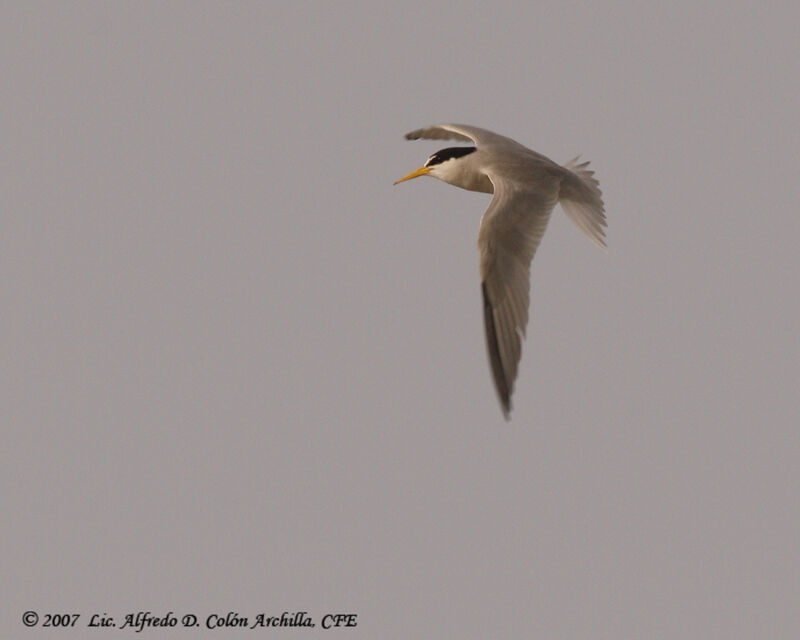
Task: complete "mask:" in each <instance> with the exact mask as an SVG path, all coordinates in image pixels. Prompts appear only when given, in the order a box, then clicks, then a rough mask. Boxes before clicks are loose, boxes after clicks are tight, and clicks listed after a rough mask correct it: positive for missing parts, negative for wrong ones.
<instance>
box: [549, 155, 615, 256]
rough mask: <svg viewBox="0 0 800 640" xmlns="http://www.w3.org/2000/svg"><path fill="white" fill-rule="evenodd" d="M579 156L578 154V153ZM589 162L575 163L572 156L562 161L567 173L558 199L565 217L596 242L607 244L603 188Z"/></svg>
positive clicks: (600, 244) (576, 160)
mask: <svg viewBox="0 0 800 640" xmlns="http://www.w3.org/2000/svg"><path fill="white" fill-rule="evenodd" d="M579 157H580V156H579ZM588 166H589V163H588V162H582V163H580V164H578V158H573V159H572V160H570V161H569V162H567V163H566V164H565V165H564V168H565V169H567V170H568V171H569V173H568V174H567V175H566V176H565V177H564V180H562V182H561V192H560V193H559V196H558V197H559V202H560V203H561V208H562V209H564V213H566V214H567V217H568V218H569V219H570V220H572V222H574V223H575V224H576V225H577V226H578V228H579V229H580V230H581V231H583V232H584V233H585V234H586V235H587V236H589V239H590V240H591V241H592V242H594V243H595V244H596V245H599V246H601V247H605V246H606V233H605V229H604V228H605V227H606V226H607V225H606V214H605V208H604V206H603V192H602V191H600V183H599V182H598V181H597V180H596V179H595V177H594V171H591V170H589V169H587V167H588Z"/></svg>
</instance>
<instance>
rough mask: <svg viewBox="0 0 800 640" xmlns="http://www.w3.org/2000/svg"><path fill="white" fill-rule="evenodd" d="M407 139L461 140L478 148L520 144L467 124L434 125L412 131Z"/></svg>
mask: <svg viewBox="0 0 800 640" xmlns="http://www.w3.org/2000/svg"><path fill="white" fill-rule="evenodd" d="M405 137H406V140H419V139H424V140H461V141H462V142H473V143H475V145H476V146H478V147H480V146H482V145H487V144H508V143H509V142H511V143H513V144H514V145H518V144H519V143H518V142H515V141H514V140H512V139H511V138H506V137H505V136H501V135H500V134H499V133H494V132H492V131H487V130H486V129H481V128H479V127H471V126H469V125H466V124H434V125H431V126H430V127H424V128H422V129H417V130H416V131H411V132H409V133H407V134H406V136H405Z"/></svg>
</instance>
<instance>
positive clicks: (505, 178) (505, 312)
mask: <svg viewBox="0 0 800 640" xmlns="http://www.w3.org/2000/svg"><path fill="white" fill-rule="evenodd" d="M405 137H406V139H407V140H419V139H424V140H458V141H459V142H468V143H471V145H472V146H462V147H448V148H446V149H442V150H441V151H437V152H436V153H434V154H433V155H432V156H431V157H430V158H428V160H427V161H426V162H425V164H424V165H423V166H421V167H420V168H419V169H417V170H415V171H412V172H411V173H409V174H408V175H407V176H405V177H403V178H400V180H398V181H397V182H395V184H398V183H400V182H404V181H406V180H411V179H412V178H417V177H419V176H431V177H433V178H437V179H439V180H442V181H443V182H446V183H448V184H452V185H454V186H456V187H461V188H462V189H468V190H470V191H480V192H483V193H492V194H494V195H493V197H492V201H491V202H490V203H489V208H488V209H486V211H485V212H484V214H483V217H482V218H481V224H480V230H479V231H478V249H479V250H480V276H481V291H482V293H483V319H484V327H485V329H486V346H487V348H488V352H489V363H490V365H491V369H492V377H493V378H494V385H495V388H496V389H497V395H498V396H499V398H500V406H501V408H502V410H503V415H504V416H505V418H506V420H508V419H509V416H510V413H511V395H512V393H513V391H514V381H515V380H516V378H517V367H518V365H519V359H520V355H521V353H522V340H523V338H524V337H525V328H526V327H527V325H528V303H529V291H530V265H531V260H533V255H534V253H536V248H537V247H538V246H539V243H540V242H541V240H542V236H543V235H544V231H545V228H546V227H547V222H548V220H549V219H550V213H551V212H552V211H553V207H555V205H556V203H560V204H561V208H562V209H563V210H564V213H566V214H567V217H568V218H569V219H570V220H572V222H574V223H575V224H576V225H577V226H578V228H579V229H581V231H583V232H584V233H585V234H586V235H587V236H588V237H589V239H590V240H592V241H593V242H594V243H595V244H597V245H599V246H601V247H605V246H606V243H605V231H604V227H605V226H606V216H605V212H604V207H603V199H602V192H601V191H600V187H599V183H598V182H597V180H596V179H595V178H594V177H593V176H594V171H590V170H589V169H587V167H588V165H589V163H588V162H582V163H579V162H578V158H575V159H573V160H571V161H569V162H567V163H566V164H565V165H563V166H562V165H560V164H557V163H555V162H553V161H552V160H550V159H549V158H547V157H545V156H543V155H542V154H540V153H537V152H536V151H532V150H531V149H528V148H527V147H524V146H523V145H521V144H519V143H518V142H516V141H514V140H512V139H511V138H506V137H505V136H501V135H499V134H497V133H493V132H491V131H487V130H486V129H479V128H478V127H472V126H468V125H462V124H437V125H432V126H430V127H425V128H423V129H417V130H416V131H412V132H410V133H407V134H406V136H405Z"/></svg>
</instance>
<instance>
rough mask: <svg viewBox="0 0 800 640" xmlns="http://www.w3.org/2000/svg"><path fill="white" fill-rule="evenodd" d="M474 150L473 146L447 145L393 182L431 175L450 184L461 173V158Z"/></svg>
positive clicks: (456, 180) (457, 180)
mask: <svg viewBox="0 0 800 640" xmlns="http://www.w3.org/2000/svg"><path fill="white" fill-rule="evenodd" d="M473 151H475V147H448V148H447V149H442V150H441V151H437V152H436V153H434V154H433V155H432V156H431V157H430V158H428V159H427V160H426V161H425V164H424V165H422V166H421V167H420V168H419V169H417V170H416V171H412V172H411V173H409V174H408V175H407V176H405V177H403V178H400V179H399V180H398V181H397V182H395V184H398V183H400V182H405V181H406V180H411V179H412V178H418V177H419V176H431V177H432V178H438V179H439V180H442V181H444V182H449V183H450V184H457V183H458V182H460V180H459V176H461V174H462V173H463V170H464V167H463V161H460V158H463V157H464V156H466V155H469V154H470V153H472V152H473Z"/></svg>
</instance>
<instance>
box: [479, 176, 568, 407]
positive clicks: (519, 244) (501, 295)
mask: <svg viewBox="0 0 800 640" xmlns="http://www.w3.org/2000/svg"><path fill="white" fill-rule="evenodd" d="M489 178H490V180H491V181H492V184H493V185H494V197H493V198H492V201H491V203H490V204H489V208H488V209H487V210H486V212H485V213H484V214H483V218H481V226H480V232H479V233H478V249H479V250H480V254H481V263H480V273H481V289H482V292H483V312H484V325H485V329H486V346H487V348H488V352H489V362H490V364H491V368H492V376H493V377H494V384H495V388H496V389H497V395H498V396H499V397H500V404H501V406H502V408H503V414H504V415H505V417H506V419H508V417H509V412H510V411H511V394H512V392H513V390H514V381H515V380H516V377H517V365H518V364H519V359H520V355H521V353H522V340H523V338H524V337H525V329H526V327H527V325H528V303H529V291H530V265H531V260H532V259H533V254H534V253H535V252H536V248H537V247H538V246H539V243H540V242H541V240H542V236H543V235H544V231H545V229H546V228H547V222H548V220H549V219H550V213H551V212H552V211H553V207H554V206H555V204H556V202H558V193H559V180H558V178H557V177H555V176H552V177H548V176H546V175H542V179H541V180H540V181H538V182H537V183H536V184H535V188H533V187H526V186H524V185H520V184H519V183H518V182H516V181H509V180H504V179H503V178H501V177H499V176H496V175H489Z"/></svg>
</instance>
